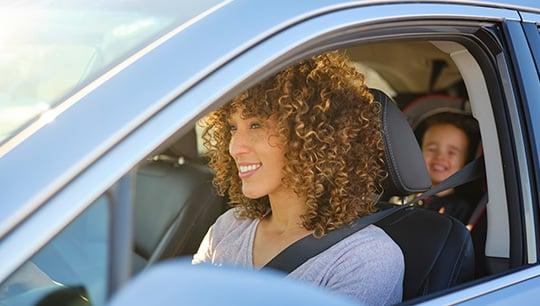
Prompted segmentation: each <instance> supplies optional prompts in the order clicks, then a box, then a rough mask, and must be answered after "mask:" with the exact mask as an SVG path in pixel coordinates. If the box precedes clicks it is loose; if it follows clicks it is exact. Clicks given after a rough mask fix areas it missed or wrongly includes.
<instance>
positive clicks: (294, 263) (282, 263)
mask: <svg viewBox="0 0 540 306" xmlns="http://www.w3.org/2000/svg"><path fill="white" fill-rule="evenodd" d="M483 175H485V172H484V158H483V157H479V158H477V159H475V160H474V161H472V162H470V163H468V164H467V165H466V166H465V167H463V168H461V169H460V170H459V171H458V172H456V173H455V174H454V175H452V176H450V177H448V178H447V179H446V180H444V181H442V182H441V183H440V184H438V185H436V186H434V187H432V188H431V189H429V190H428V191H426V192H424V193H423V194H422V195H420V196H419V197H417V198H416V199H414V200H412V201H411V202H409V203H407V204H404V205H401V206H396V207H392V208H390V209H385V210H382V211H379V212H376V213H374V214H371V215H368V216H365V217H361V218H358V219H357V220H356V221H354V223H352V224H350V225H345V226H342V227H340V228H337V229H335V230H332V231H329V232H328V233H327V234H326V235H325V236H323V237H321V238H315V237H313V235H308V236H306V237H304V238H302V239H300V240H298V241H296V242H295V243H293V244H291V245H290V246H288V247H287V248H286V249H285V250H283V251H281V253H279V254H278V255H277V256H276V257H274V258H273V259H272V260H271V261H270V262H269V263H267V264H266V265H265V266H264V267H262V269H263V270H264V269H277V270H280V271H283V272H286V273H291V272H292V271H294V270H295V269H296V268H298V267H299V266H301V265H302V264H303V263H305V262H306V261H308V260H309V259H310V258H312V257H315V256H317V255H319V254H320V253H322V252H324V251H326V250H327V249H329V248H330V247H332V246H333V245H335V244H336V243H338V242H339V241H341V240H343V239H345V238H347V237H349V236H350V235H352V234H354V233H356V232H358V231H359V230H361V229H363V228H365V227H367V226H368V225H370V224H373V223H377V222H378V221H380V220H382V219H384V218H386V217H388V216H390V215H391V214H393V213H396V212H397V211H400V210H402V209H405V208H407V207H410V206H413V205H414V204H415V203H417V202H418V201H420V200H423V199H426V198H428V197H430V196H432V195H434V194H437V193H439V192H441V191H443V190H446V189H449V188H454V187H457V186H460V185H463V184H465V183H469V182H472V181H474V180H476V179H478V178H480V177H482V176H483Z"/></svg>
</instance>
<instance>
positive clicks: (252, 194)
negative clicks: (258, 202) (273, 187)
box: [242, 188, 266, 200]
mask: <svg viewBox="0 0 540 306" xmlns="http://www.w3.org/2000/svg"><path fill="white" fill-rule="evenodd" d="M242 193H243V194H244V196H245V197H246V198H248V199H252V200H255V199H258V198H262V197H264V196H265V195H266V194H265V193H264V192H260V191H258V190H250V189H246V188H243V189H242Z"/></svg>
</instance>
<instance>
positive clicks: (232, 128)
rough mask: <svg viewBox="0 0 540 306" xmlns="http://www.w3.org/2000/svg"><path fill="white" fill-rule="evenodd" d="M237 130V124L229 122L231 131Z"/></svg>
mask: <svg viewBox="0 0 540 306" xmlns="http://www.w3.org/2000/svg"><path fill="white" fill-rule="evenodd" d="M234 131H236V125H233V124H229V132H231V133H232V132H234Z"/></svg>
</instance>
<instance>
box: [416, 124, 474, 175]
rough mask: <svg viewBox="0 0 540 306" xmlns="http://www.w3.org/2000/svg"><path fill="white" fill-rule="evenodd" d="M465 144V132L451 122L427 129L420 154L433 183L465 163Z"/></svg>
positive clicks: (454, 171)
mask: <svg viewBox="0 0 540 306" xmlns="http://www.w3.org/2000/svg"><path fill="white" fill-rule="evenodd" d="M467 146H468V138H467V135H466V134H465V132H464V131H462V130H461V129H459V128H457V127H455V126H454V125H452V124H437V125H433V126H431V127H429V128H428V129H427V131H426V132H425V133H424V137H423V140H422V154H423V155H424V160H425V162H426V167H427V169H428V172H429V176H430V177H431V182H432V184H433V185H436V184H438V183H440V182H442V181H444V180H445V179H446V178H448V177H449V176H451V175H452V174H454V173H456V171H458V170H459V169H461V168H462V167H463V166H464V165H465V162H466V160H467Z"/></svg>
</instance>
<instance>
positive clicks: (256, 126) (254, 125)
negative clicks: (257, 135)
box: [250, 122, 261, 129]
mask: <svg viewBox="0 0 540 306" xmlns="http://www.w3.org/2000/svg"><path fill="white" fill-rule="evenodd" d="M260 127H261V124H260V123H258V122H254V123H252V124H251V125H250V128H252V129H258V128H260Z"/></svg>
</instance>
